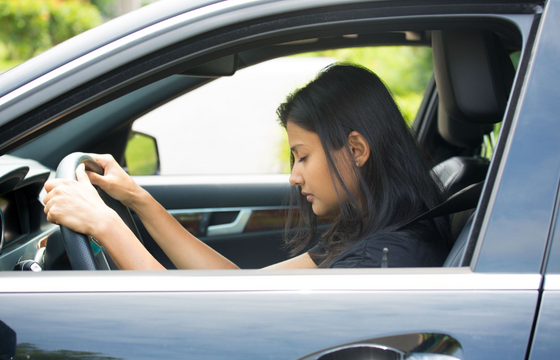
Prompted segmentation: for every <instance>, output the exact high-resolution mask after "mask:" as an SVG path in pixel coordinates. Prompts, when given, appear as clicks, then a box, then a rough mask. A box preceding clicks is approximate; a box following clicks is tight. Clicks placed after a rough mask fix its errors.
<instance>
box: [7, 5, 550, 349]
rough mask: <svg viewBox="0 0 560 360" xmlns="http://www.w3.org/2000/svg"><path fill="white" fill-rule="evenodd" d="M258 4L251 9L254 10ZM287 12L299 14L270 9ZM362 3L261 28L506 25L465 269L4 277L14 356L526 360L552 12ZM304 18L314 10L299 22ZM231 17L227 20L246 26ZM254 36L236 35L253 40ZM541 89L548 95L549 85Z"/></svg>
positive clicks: (546, 227)
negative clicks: (496, 129) (498, 119)
mask: <svg viewBox="0 0 560 360" xmlns="http://www.w3.org/2000/svg"><path fill="white" fill-rule="evenodd" d="M264 3H265V2H254V4H255V5H256V6H257V8H258V6H259V5H262V4H264ZM235 4H236V5H238V3H235ZM244 4H249V5H253V3H250V2H249V3H244ZM270 4H272V5H275V3H274V2H270ZM270 4H269V3H268V2H266V4H265V5H270ZM286 4H292V5H293V3H291V2H283V3H279V4H276V5H277V6H279V7H282V6H288V5H286ZM302 4H303V5H302ZM407 4H408V3H407ZM222 5H223V4H222ZM249 5H247V6H249ZM362 5H364V4H361V3H357V4H354V5H352V6H351V7H349V8H346V7H341V8H330V7H326V8H319V9H315V8H314V7H315V6H317V5H310V4H309V3H307V2H301V1H300V2H298V5H297V7H294V8H290V9H288V10H290V11H294V14H295V15H297V16H295V17H294V18H292V17H291V16H289V12H287V13H285V12H282V11H277V12H275V13H274V15H276V16H278V18H276V17H273V18H272V19H270V18H269V20H272V22H274V23H275V24H277V23H278V21H280V20H292V21H296V20H298V21H300V20H301V19H308V18H307V17H310V18H313V16H317V17H318V18H320V19H323V20H321V21H324V20H325V19H327V20H329V19H330V20H332V19H333V18H331V17H330V16H334V19H336V21H335V23H336V22H337V21H343V20H344V19H341V18H338V17H336V14H338V13H339V11H340V12H341V13H345V11H348V12H347V13H345V14H346V15H348V14H352V20H355V19H356V18H358V19H362V18H360V17H359V16H358V15H361V16H364V17H366V16H365V15H364V14H366V13H367V14H368V15H367V17H368V19H367V20H369V21H370V22H369V23H368V26H371V27H372V28H375V26H381V25H382V24H389V25H390V26H389V28H390V29H394V28H399V29H402V28H407V27H408V26H410V24H414V26H420V25H422V26H423V27H430V28H431V27H433V26H436V25H439V26H446V25H447V26H449V24H450V23H456V22H458V23H462V24H463V22H464V23H469V20H472V19H473V17H474V18H475V20H476V21H475V22H476V23H479V22H482V23H485V24H489V25H496V23H494V21H497V22H498V25H504V24H510V25H511V24H513V27H514V28H515V29H518V30H519V32H520V36H521V38H522V39H524V48H523V58H522V63H521V66H520V70H519V74H518V77H517V80H516V83H515V85H514V90H513V92H512V94H511V97H510V102H509V106H508V109H507V112H506V115H505V118H504V126H503V127H502V132H501V136H500V140H499V143H498V148H497V150H496V152H495V154H494V158H493V162H492V165H491V168H490V172H489V175H488V178H487V180H486V185H485V190H484V192H483V195H482V198H481V200H480V203H479V207H478V210H477V212H476V215H475V221H474V226H473V228H472V232H471V234H470V242H469V243H468V244H467V253H466V254H465V257H464V261H463V263H462V265H463V266H462V267H460V268H437V269H415V268H404V269H346V270H334V269H319V270H294V271H270V272H264V271H258V270H246V271H241V272H239V271H176V272H161V273H154V272H113V273H108V272H105V273H100V272H98V273H82V272H59V273H54V272H51V273H47V272H45V273H42V274H31V273H23V274H20V273H17V274H16V273H4V274H2V277H0V282H1V284H0V298H1V301H2V304H3V307H2V310H0V319H1V320H2V321H3V322H4V323H5V324H6V325H7V326H8V327H10V328H11V329H12V330H13V332H15V333H16V334H17V345H18V351H19V354H21V356H28V355H29V356H30V355H31V354H33V352H35V353H41V352H42V353H45V354H50V355H53V356H58V357H59V358H63V357H67V358H68V357H70V356H80V355H81V356H82V357H85V356H86V355H87V356H90V357H93V356H97V357H101V358H102V357H113V358H161V357H166V358H177V359H182V358H185V357H189V358H204V359H208V358H210V359H212V358H239V359H246V358H269V359H276V358H277V359H286V358H290V359H306V358H313V359H318V358H321V359H329V358H333V357H335V356H337V354H338V355H340V356H344V358H349V359H352V358H358V356H360V355H363V354H364V353H366V354H375V355H376V356H377V357H378V358H381V357H380V356H381V355H380V354H384V355H387V354H393V355H395V354H397V355H399V356H401V357H404V356H408V354H409V353H416V354H421V355H422V356H423V358H428V359H430V358H433V359H436V358H441V357H444V356H452V357H454V358H460V359H463V358H488V359H493V358H509V359H525V358H526V353H527V349H528V347H529V345H530V341H531V336H532V329H533V324H534V319H535V315H536V310H537V309H538V306H539V291H540V290H541V280H542V276H541V267H542V266H543V264H542V259H543V256H544V253H545V248H546V244H547V239H548V236H549V231H550V228H551V219H552V218H553V216H552V215H553V213H554V208H555V202H556V200H555V199H556V195H557V189H558V173H559V171H558V170H559V169H558V167H559V166H560V161H559V156H558V154H557V153H556V152H554V151H551V149H553V148H552V146H554V145H556V144H557V143H558V139H557V135H556V134H558V133H559V132H558V131H554V130H557V129H556V127H557V125H556V124H555V122H554V121H551V119H554V116H555V114H556V113H557V112H558V110H559V109H558V105H557V102H556V101H555V99H556V97H557V90H556V89H555V87H554V86H552V85H553V84H552V83H553V82H554V80H551V77H550V72H553V71H555V70H554V68H555V66H554V65H553V63H551V62H549V61H550V59H554V58H557V57H558V55H559V54H558V50H557V47H556V46H555V45H554V44H555V42H550V40H549V39H550V38H549V37H551V36H553V34H557V33H558V31H557V30H558V27H557V25H556V22H555V18H557V16H555V15H556V13H557V11H558V3H557V2H548V3H547V4H546V7H545V8H544V12H543V13H542V16H541V10H542V8H541V7H540V6H538V5H537V6H534V5H533V4H528V5H525V4H523V5H524V6H518V7H516V6H503V4H497V5H496V4H490V6H488V7H485V6H486V5H485V6H484V7H482V8H479V7H478V6H480V4H467V6H465V7H464V8H463V7H460V6H459V7H457V5H456V4H452V5H448V4H443V5H441V7H440V6H437V5H433V4H428V5H429V6H427V7H423V6H422V4H419V5H417V6H416V7H413V8H410V7H407V6H405V7H401V5H402V3H399V2H394V3H375V4H373V5H368V6H365V9H364V8H362ZM299 6H308V9H312V10H313V11H309V12H306V11H304V12H303V13H298V12H296V10H298V9H301V8H299ZM283 9H284V11H286V9H285V8H283ZM372 9H373V10H372ZM206 10H208V9H206ZM234 10H235V9H233V10H232V11H231V12H229V13H228V16H230V15H231V16H235V15H240V14H239V13H236V12H235V11H234ZM252 10H255V8H249V9H247V11H246V12H245V13H247V14H248V13H251V11H252ZM261 10H262V9H261ZM327 10H328V11H327ZM255 11H256V10H255ZM329 11H330V12H329ZM368 11H369V12H368ZM473 13H476V14H478V15H476V16H473ZM280 14H283V16H285V17H281V16H280ZM286 14H288V15H286ZM314 14H315V15H314ZM317 14H318V15H317ZM267 15H271V14H270V13H267ZM403 16H404V17H405V18H403ZM315 19H317V18H315ZM442 19H443V23H442V22H438V21H441V20H442ZM362 20H363V19H362ZM426 21H427V22H426ZM280 22H281V21H280ZM287 22H288V23H292V22H290V21H287ZM366 23H367V22H366ZM283 24H284V26H286V25H285V24H286V23H283ZM292 24H293V23H292ZM403 24H406V25H403ZM419 24H420V25H419ZM249 25H250V26H248V27H247V28H243V30H248V29H249V28H251V29H254V28H258V26H257V25H258V24H255V23H250V24H249ZM339 25H340V24H339V23H336V24H335V25H334V26H335V27H339ZM344 25H347V26H350V25H351V24H349V23H345V24H344ZM506 28H507V26H506ZM267 29H268V30H270V28H267ZM183 30H184V29H183ZM234 30H238V28H236V29H234ZM327 30H328V29H327ZM290 31H295V29H292V28H290ZM235 34H239V33H235ZM236 39H237V38H236ZM533 44H535V45H534V47H533ZM543 83H544V84H548V85H547V86H544V88H543V85H542V84H543ZM162 91H163V90H162ZM53 111H54V110H53ZM84 111H85V110H84ZM27 120H29V121H31V120H32V119H31V120H30V118H29V119H27ZM68 124H70V122H68ZM29 126H30V127H29V128H31V126H32V125H29ZM29 128H27V129H29ZM13 130H14V132H15V130H16V129H13ZM47 130H49V128H47ZM127 130H128V129H127ZM45 131H46V130H45ZM3 134H4V136H5V137H7V135H6V133H3ZM12 136H13V134H12ZM11 139H12V140H11V141H12V142H13V143H16V142H17V140H13V138H11ZM535 144H539V146H535ZM537 178H538V182H537V183H535V182H534V181H535V179H537ZM182 185H183V184H180V185H179V186H182ZM533 185H534V186H533ZM145 186H146V187H148V186H149V184H145ZM156 186H157V184H156ZM209 189H210V190H207V191H209V192H214V191H216V190H212V187H209ZM153 192H154V194H155V193H156V192H157V191H156V190H155V189H154V190H153ZM172 193H173V192H170V193H169V194H168V195H167V196H168V197H169V198H170V199H171V198H172ZM193 198H195V197H194V195H193ZM169 201H171V200H169ZM185 202H186V200H185ZM181 203H182V204H181V206H183V203H184V202H183V201H181ZM197 206H198V205H196V204H195V205H194V207H193V208H194V209H196V207H197ZM168 207H169V208H170V209H172V206H171V205H168ZM37 304H40V306H38V305H37ZM354 349H358V350H354ZM397 355H395V358H399V357H398V356H397ZM388 356H391V355H387V356H386V357H384V358H387V357H388ZM444 358H445V357H444Z"/></svg>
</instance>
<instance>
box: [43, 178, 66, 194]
mask: <svg viewBox="0 0 560 360" xmlns="http://www.w3.org/2000/svg"><path fill="white" fill-rule="evenodd" d="M61 182H62V179H51V180H47V182H45V185H44V186H45V191H46V192H47V193H49V192H51V190H52V189H54V188H55V187H57V186H58V185H60V183H61Z"/></svg>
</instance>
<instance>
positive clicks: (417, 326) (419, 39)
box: [0, 0, 560, 360]
mask: <svg viewBox="0 0 560 360" xmlns="http://www.w3.org/2000/svg"><path fill="white" fill-rule="evenodd" d="M559 16H560V1H557V0H549V1H546V2H542V1H523V0H520V1H498V0H493V1H486V2H480V1H474V0H473V1H467V0H466V1H462V2H455V1H441V2H432V1H360V0H348V1H343V0H297V1H296V0H284V1H280V0H231V1H230V0H227V1H215V0H196V1H189V2H183V1H171V0H169V1H160V2H156V3H153V4H151V5H149V6H146V7H144V8H142V9H140V10H138V11H136V12H133V13H130V14H128V15H125V16H123V17H121V18H117V19H116V20H113V21H110V22H108V23H106V24H104V25H101V26H99V27H98V28H95V29H93V30H90V31H88V32H86V33H83V34H81V35H78V36H77V37H75V38H73V39H70V40H69V41H67V42H65V43H62V44H60V45H58V46H57V47H55V48H53V49H51V50H49V51H47V52H45V53H43V54H41V55H39V56H37V57H35V58H33V59H31V60H29V61H28V62H26V63H24V64H22V65H20V66H18V67H16V68H14V69H12V70H10V71H8V72H6V73H4V74H2V75H0V151H1V154H2V157H1V158H0V208H1V210H2V214H3V215H2V231H3V238H2V244H3V246H2V248H1V253H0V268H1V269H2V270H3V271H2V273H1V274H0V301H1V302H2V308H1V310H0V332H1V333H2V336H1V337H0V339H1V340H0V344H1V345H2V346H0V349H1V351H2V352H3V353H2V355H3V357H4V358H13V357H16V358H34V357H39V356H44V357H46V356H50V357H53V358H59V359H70V358H72V359H75V358H83V359H86V358H87V359H93V358H95V359H115V358H120V359H154V358H168V359H184V358H200V359H223V358H230V359H321V360H328V359H364V358H368V359H369V358H371V359H433V360H436V359H438V360H439V359H450V360H451V359H496V358H500V359H501V358H503V359H519V360H521V359H527V360H538V359H550V358H555V356H557V354H558V353H559V352H560V345H559V344H558V341H557V340H556V339H557V337H558V334H559V333H560V305H559V304H560V292H559V290H560V240H559V239H557V237H558V233H556V231H555V230H556V226H557V225H556V224H557V219H558V204H559V202H558V184H559V180H560V179H559V176H560V152H559V151H557V147H558V144H559V143H560V123H559V122H558V121H557V117H558V114H559V113H560V102H559V101H558V98H559V95H560V90H558V83H557V82H558V79H560V73H559V70H558V66H557V59H558V58H560V47H559V46H558V43H559V35H558V34H560V25H559V23H558V21H557V19H558V18H559ZM382 45H399V46H427V47H432V52H433V59H434V72H435V76H434V78H435V80H431V81H430V82H429V83H428V85H427V87H426V89H425V91H424V98H423V100H422V104H421V105H420V107H419V110H418V113H417V115H416V117H415V119H414V123H413V125H412V130H413V131H414V133H415V134H416V138H417V141H418V142H419V143H420V144H421V145H423V146H424V147H425V148H426V149H427V151H428V152H429V154H430V156H431V158H432V159H434V163H435V164H437V165H436V166H435V168H434V174H436V175H437V176H439V177H440V178H441V179H442V182H443V184H444V186H445V187H446V189H447V190H448V191H449V193H450V194H451V193H454V194H456V196H454V197H451V198H450V199H449V200H448V201H447V202H446V203H445V204H450V203H451V204H452V205H451V206H449V205H446V211H444V212H443V214H439V215H441V216H450V217H451V218H452V220H453V226H454V230H455V236H456V243H455V245H454V248H453V250H452V252H451V254H450V257H449V258H448V260H447V261H446V266H444V267H441V268H391V267H390V266H389V267H388V268H376V269H313V270H310V269H308V270H270V271H268V270H266V271H265V270H258V268H259V267H262V266H265V265H268V264H271V263H274V262H277V261H281V260H284V259H286V258H287V257H288V256H289V255H288V253H287V250H286V249H285V248H283V247H282V244H283V240H282V238H283V223H284V221H285V219H284V214H285V212H286V207H287V205H286V203H285V200H286V197H287V195H288V194H289V192H290V186H289V184H288V182H287V175H283V174H256V175H255V174H242V175H228V176H225V175H218V174H206V175H204V176H202V175H200V176H198V175H185V174H183V175H181V174H179V175H177V174H173V172H171V173H170V174H171V175H165V171H164V174H162V169H164V168H165V166H166V164H165V161H168V160H166V159H165V158H164V157H163V155H164V152H163V151H162V153H161V154H159V149H160V148H161V149H163V148H164V146H166V145H164V142H165V143H166V144H167V141H165V140H164V141H163V142H160V140H161V139H160V138H157V137H154V136H153V135H152V134H142V132H143V131H144V132H146V130H145V129H144V128H142V127H141V126H140V125H139V124H140V123H138V124H136V125H134V124H135V121H136V120H137V119H140V118H141V117H142V116H144V115H146V114H148V113H150V112H152V111H156V110H157V109H160V108H161V107H163V106H166V104H171V102H172V101H173V100H174V99H177V98H178V97H179V96H181V95H183V94H187V95H188V94H191V93H194V91H196V89H202V88H205V87H207V86H211V85H212V84H213V83H216V82H217V81H218V80H215V79H222V78H227V77H228V76H231V77H232V78H235V77H236V76H237V75H239V74H237V73H236V71H237V70H238V69H239V72H240V73H241V72H242V71H243V69H250V68H251V67H254V66H257V65H258V64H261V63H264V62H265V61H268V60H273V59H278V58H282V57H285V56H288V55H294V54H302V53H308V52H312V51H318V50H327V49H338V48H348V47H363V46H368V47H375V46H382ZM515 52H517V53H518V54H520V55H519V59H520V60H519V64H518V66H517V67H516V68H515V67H514V66H513V63H512V62H511V60H510V59H511V56H510V55H511V54H513V53H515ZM273 71H274V70H270V72H273ZM403 81H406V79H403ZM236 92H239V93H240V94H241V95H242V96H243V95H246V94H245V93H244V92H243V91H242V90H239V88H238V87H234V88H232V90H231V91H230V93H231V94H232V95H231V96H233V94H234V93H236ZM212 93H213V92H210V94H212ZM214 94H215V97H210V98H208V100H205V102H204V103H203V106H205V107H207V108H208V109H209V110H210V108H214V107H219V106H220V105H221V104H223V99H222V98H223V96H227V95H220V96H218V93H214ZM222 94H223V93H222ZM226 94H227V92H226ZM246 97H247V96H246ZM186 106H189V105H186ZM203 109H204V107H203ZM242 110H243V109H240V108H237V107H236V106H234V107H232V108H231V109H228V112H229V113H239V112H240V111H242ZM203 115H204V114H201V116H203ZM156 118H157V117H156ZM211 121H212V119H205V118H201V119H197V121H195V122H187V121H185V123H184V128H182V129H181V131H184V133H185V134H186V135H185V137H184V138H183V140H182V141H185V142H188V141H189V139H190V138H197V137H198V138H200V137H204V136H205V133H204V132H201V130H200V129H199V128H197V126H198V125H200V124H204V123H207V122H211ZM155 128H157V126H155ZM498 132H499V136H498V138H497V141H494V139H493V134H495V133H498ZM231 136H232V137H234V136H235V134H233V133H232V134H231ZM139 139H140V140H139ZM135 141H136V142H137V144H138V141H140V144H143V145H141V146H140V148H141V149H144V150H146V149H147V150H146V154H144V155H135V156H136V157H135V158H134V159H138V158H140V159H141V160H142V161H140V163H142V164H140V165H138V164H136V163H135V164H132V159H133V158H130V157H129V158H127V157H126V156H125V153H126V151H127V149H128V147H129V146H132V145H131V144H133V143H134V142H135ZM89 152H101V153H110V154H112V155H113V156H114V157H115V158H116V159H118V160H119V161H121V164H122V165H123V166H126V167H127V168H128V170H129V171H130V172H131V174H133V173H135V171H139V173H142V171H145V172H146V173H149V174H152V175H147V176H140V175H138V176H135V179H136V180H137V182H138V183H139V184H140V185H142V186H143V187H144V188H145V189H146V190H148V191H149V192H150V193H151V194H152V195H153V196H154V197H155V198H156V199H157V200H158V201H159V202H160V203H161V204H162V205H163V206H164V207H165V208H166V209H167V210H168V211H169V212H170V213H171V214H172V215H173V216H175V218H176V219H177V220H178V221H179V222H180V223H181V224H183V225H184V226H185V227H186V228H187V229H189V230H191V231H192V232H194V233H196V235H197V236H198V237H200V238H201V240H203V241H205V242H206V243H207V244H209V245H210V246H212V247H213V248H215V249H216V250H217V251H219V252H220V253H222V254H224V255H225V256H226V257H228V258H230V259H232V260H233V261H234V262H235V263H236V264H238V265H240V267H242V268H244V270H241V271H233V270H212V271H209V270H176V271H166V272H150V271H109V270H110V269H114V264H112V263H111V260H110V258H108V257H107V256H105V255H104V251H103V249H102V248H100V247H98V246H97V245H95V243H93V244H90V242H89V239H88V238H83V237H82V238H81V239H82V240H83V241H85V244H86V245H85V247H83V248H81V250H80V249H79V250H77V253H78V254H76V252H73V250H71V249H70V248H66V246H69V245H67V244H66V245H65V243H64V240H63V239H61V237H62V236H64V235H61V230H60V229H59V227H58V226H55V225H53V224H50V223H48V222H47V221H46V218H45V215H44V213H43V205H42V203H41V199H40V197H41V194H42V188H43V184H44V182H45V181H46V180H47V179H48V178H49V177H53V176H55V169H57V168H58V171H57V173H58V175H59V176H63V175H64V174H63V173H64V172H66V173H68V172H69V173H70V174H71V173H72V172H73V169H74V167H75V166H77V164H78V163H79V162H81V161H84V159H86V160H85V161H88V160H87V156H86V155H84V153H89ZM171 152H173V151H171ZM175 153H179V154H182V155H181V156H180V158H182V159H184V160H185V161H188V160H189V159H192V158H195V157H200V156H201V153H200V152H199V151H197V150H196V149H195V150H191V151H185V152H184V153H182V152H175ZM160 155H161V156H162V157H161V158H160ZM220 156H223V157H227V156H229V154H225V153H223V152H221V153H219V154H218V157H220ZM239 156H243V157H246V158H250V156H249V155H247V154H240V155H236V157H239ZM59 163H60V165H59ZM144 165H146V166H145V168H144V167H143V166H144ZM88 166H91V168H92V169H93V168H94V167H95V164H92V163H90V165H88ZM141 168H142V169H143V170H138V169H141ZM274 171H275V170H274ZM158 174H159V175H158ZM473 184H478V185H476V186H474V188H476V189H479V190H480V195H479V194H477V193H474V192H473V191H472V190H469V189H473V186H471V185H473ZM465 193H466V194H467V195H464V194H465ZM461 194H463V195H461ZM461 196H463V197H465V196H466V198H467V200H468V201H467V202H470V203H473V202H474V204H475V205H474V207H473V206H463V205H464V203H462V204H461V201H458V200H453V199H457V198H460V197H461ZM106 200H107V201H108V202H109V203H111V199H106ZM458 203H459V204H458ZM113 205H114V206H115V207H119V204H116V203H115V204H113ZM469 208H471V209H469ZM120 212H121V214H122V215H123V216H124V217H126V218H127V219H128V221H129V225H130V226H131V228H133V229H134V231H135V232H136V233H137V234H138V237H139V238H141V239H142V241H143V243H144V245H145V246H146V248H147V249H148V250H149V251H150V253H151V254H152V255H153V256H154V257H156V259H158V261H160V262H161V263H162V264H163V265H164V266H165V267H166V268H168V269H174V266H173V264H172V263H171V262H170V261H169V259H168V258H167V257H166V256H165V254H164V253H163V252H162V250H161V249H159V247H158V246H157V245H156V244H155V242H154V241H153V239H151V237H150V235H149V233H148V232H147V231H146V229H145V228H143V226H142V224H141V222H140V221H138V218H137V216H136V215H135V214H131V213H130V212H128V209H126V208H122V207H121V208H120ZM134 218H135V219H136V221H134V220H132V221H131V220H130V219H134ZM321 226H322V228H323V229H324V228H326V227H328V221H326V222H325V223H324V224H323V225H321ZM82 240H80V241H82ZM71 243H77V242H71ZM82 244H83V243H82ZM88 254H89V255H88ZM82 256H85V258H84V257H82ZM87 260H89V263H87V264H85V265H84V261H87ZM389 262H390V260H389ZM82 266H83V267H82ZM80 269H91V270H93V269H98V270H99V269H106V270H107V271H80ZM13 270H17V271H13ZM39 270H42V271H39Z"/></svg>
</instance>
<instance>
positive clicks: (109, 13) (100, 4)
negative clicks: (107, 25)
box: [90, 0, 117, 19]
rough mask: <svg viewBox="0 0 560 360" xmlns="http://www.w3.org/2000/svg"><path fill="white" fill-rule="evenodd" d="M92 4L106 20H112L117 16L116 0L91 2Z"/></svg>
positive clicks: (92, 0)
mask: <svg viewBox="0 0 560 360" xmlns="http://www.w3.org/2000/svg"><path fill="white" fill-rule="evenodd" d="M90 2H91V4H92V5H94V6H95V7H96V8H97V9H98V10H99V12H100V13H101V15H102V16H103V18H105V19H112V18H114V17H115V16H116V15H117V14H116V0H90Z"/></svg>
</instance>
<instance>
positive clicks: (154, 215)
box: [44, 154, 316, 270]
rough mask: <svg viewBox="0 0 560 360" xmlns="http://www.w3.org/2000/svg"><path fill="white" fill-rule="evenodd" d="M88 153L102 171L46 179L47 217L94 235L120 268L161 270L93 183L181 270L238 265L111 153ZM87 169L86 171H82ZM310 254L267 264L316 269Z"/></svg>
mask: <svg viewBox="0 0 560 360" xmlns="http://www.w3.org/2000/svg"><path fill="white" fill-rule="evenodd" d="M91 156H92V157H93V158H94V159H95V160H96V161H97V162H98V163H99V164H100V165H101V166H102V167H103V168H104V175H98V174H95V173H92V172H87V173H86V172H85V171H84V168H83V165H81V166H80V167H78V169H77V170H76V177H77V179H78V181H77V182H76V181H67V180H57V179H55V180H49V181H48V182H47V183H46V184H45V189H46V191H47V195H46V196H45V199H44V200H45V205H46V206H45V213H47V220H49V221H50V222H53V223H56V224H63V225H65V226H67V227H69V228H71V229H72V230H74V231H76V232H79V233H83V234H88V235H91V236H93V237H95V238H96V239H98V240H99V241H100V242H101V244H102V245H103V247H104V248H105V249H106V250H107V252H108V253H109V255H110V256H111V259H113V261H114V262H115V264H116V265H117V266H118V267H119V268H120V269H131V270H132V269H145V270H155V269H164V267H163V266H162V265H161V264H159V262H157V260H156V259H155V258H154V257H153V256H152V255H151V254H150V253H149V252H148V251H147V250H146V249H145V248H144V246H143V245H142V244H141V243H140V242H139V241H138V239H136V237H135V236H134V234H133V233H132V231H130V229H129V228H128V227H127V226H126V225H125V224H124V223H123V222H122V220H121V219H120V217H119V216H118V215H117V214H116V212H115V211H113V210H112V209H110V208H109V207H107V206H106V205H105V203H103V201H102V200H101V198H100V197H99V195H98V194H97V191H96V190H95V188H94V187H93V186H92V184H95V185H98V186H100V187H101V188H102V189H103V190H105V191H106V192H107V193H108V194H109V195H110V196H111V197H113V198H114V199H116V200H119V201H121V202H122V203H123V204H124V205H126V206H128V207H130V208H131V209H132V210H133V211H134V212H136V214H138V216H139V217H140V219H141V220H142V223H143V224H144V226H145V227H146V229H147V230H148V232H149V233H150V235H151V236H152V237H153V239H154V240H155V241H156V242H157V243H158V245H159V246H160V247H161V248H162V250H163V251H164V252H165V253H166V255H167V256H168V257H169V258H170V260H171V261H172V262H173V264H175V266H177V268H179V269H238V267H237V266H236V265H235V264H234V263H232V262H231V261H229V260H228V259H227V258H225V257H224V256H222V255H221V254H219V253H218V252H216V251H215V250H213V249H212V248H211V247H209V246H208V245H206V244H205V243H203V242H202V241H200V240H199V239H197V238H196V237H195V236H193V235H192V234H191V233H189V232H188V231H187V230H186V229H185V228H183V226H181V224H179V223H178V222H177V221H176V220H175V218H174V217H173V216H171V215H170V214H169V213H168V212H167V210H166V209H165V208H163V206H161V205H160V204H159V203H158V202H157V201H156V200H155V199H154V198H153V197H152V196H151V195H150V194H149V193H148V192H147V191H146V190H144V189H143V188H141V187H140V186H139V185H138V184H136V183H135V182H134V181H133V180H132V178H130V176H128V174H126V173H125V172H124V170H123V169H122V168H121V167H120V166H119V165H118V163H117V162H116V161H115V160H114V159H113V157H112V156H110V155H97V154H91ZM86 174H87V175H86ZM314 267H316V266H315V263H314V262H313V261H312V260H311V258H310V257H309V255H308V254H307V253H306V254H303V255H300V256H298V257H296V258H293V259H290V260H287V261H284V262H281V263H278V264H275V265H272V266H270V267H268V268H270V269H290V268H292V269H295V268H314Z"/></svg>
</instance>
